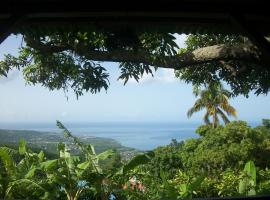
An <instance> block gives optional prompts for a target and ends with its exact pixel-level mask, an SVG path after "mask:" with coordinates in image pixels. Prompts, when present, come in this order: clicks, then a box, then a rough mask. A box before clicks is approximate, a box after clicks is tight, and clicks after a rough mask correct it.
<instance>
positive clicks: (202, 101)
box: [187, 83, 237, 127]
mask: <svg viewBox="0 0 270 200" xmlns="http://www.w3.org/2000/svg"><path fill="white" fill-rule="evenodd" d="M193 93H194V94H195V96H196V97H198V96H199V99H197V100H196V102H195V104H194V105H193V107H192V108H190V109H189V110H188V112H187V116H188V118H190V117H191V116H192V115H193V113H195V112H199V111H200V110H202V109H204V108H205V109H206V113H205V115H204V117H203V119H204V122H205V123H206V124H211V122H210V119H209V117H210V116H211V117H212V119H213V122H212V125H213V127H217V126H218V125H219V116H220V117H221V119H222V120H223V122H224V123H225V124H227V123H229V122H230V120H229V119H228V117H227V115H228V116H233V117H236V114H237V113H236V110H235V108H234V107H232V106H231V105H230V104H229V98H230V97H231V93H230V92H229V91H228V90H225V89H224V88H223V86H222V85H221V84H220V83H211V84H208V86H207V87H206V89H204V90H201V89H200V88H199V87H196V86H195V87H194V89H193ZM225 113H226V114H227V115H226V114H225Z"/></svg>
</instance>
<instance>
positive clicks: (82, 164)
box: [77, 161, 90, 170]
mask: <svg viewBox="0 0 270 200" xmlns="http://www.w3.org/2000/svg"><path fill="white" fill-rule="evenodd" d="M89 165H90V162H89V161H85V162H83V163H80V164H78V165H77V167H78V168H80V169H83V170H85V169H87V168H88V166H89Z"/></svg>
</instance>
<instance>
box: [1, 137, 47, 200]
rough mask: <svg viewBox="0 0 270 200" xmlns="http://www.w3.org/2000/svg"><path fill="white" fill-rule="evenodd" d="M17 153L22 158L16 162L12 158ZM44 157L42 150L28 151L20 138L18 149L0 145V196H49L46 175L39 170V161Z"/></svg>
mask: <svg viewBox="0 0 270 200" xmlns="http://www.w3.org/2000/svg"><path fill="white" fill-rule="evenodd" d="M18 154H19V155H20V156H21V157H22V159H21V160H20V161H19V162H18V163H16V162H15V160H14V159H13V158H14V157H15V156H17V155H18ZM44 159H45V157H44V153H43V152H42V151H41V152H40V153H39V154H37V153H33V152H30V151H28V150H27V148H26V142H25V141H24V140H20V142H19V150H18V151H16V150H13V149H10V148H7V147H0V160H1V164H2V165H1V181H0V182H1V183H0V185H1V198H26V197H28V198H31V197H32V198H36V197H39V198H40V199H42V198H43V197H44V198H47V197H49V196H51V195H49V194H50V193H51V192H50V193H49V189H50V188H48V187H47V186H48V185H47V181H46V176H45V174H44V173H42V172H41V171H40V170H39V163H40V162H42V161H44ZM43 175H44V176H43ZM18 191H20V192H18Z"/></svg>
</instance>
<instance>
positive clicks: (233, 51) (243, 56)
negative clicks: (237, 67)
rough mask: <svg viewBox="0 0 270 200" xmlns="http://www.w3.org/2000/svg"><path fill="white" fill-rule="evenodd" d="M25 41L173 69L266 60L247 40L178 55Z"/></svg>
mask: <svg viewBox="0 0 270 200" xmlns="http://www.w3.org/2000/svg"><path fill="white" fill-rule="evenodd" d="M25 41H26V43H27V45H29V46H30V47H32V48H34V49H36V50H39V51H41V52H44V53H59V52H62V51H72V52H74V53H76V54H78V55H79V56H82V57H85V58H86V59H89V60H93V61H107V62H133V63H144V64H148V65H151V66H156V67H162V68H172V69H181V68H184V67H187V66H192V65H198V64H203V63H209V62H213V61H223V62H224V61H230V60H238V61H243V62H248V63H254V64H261V63H263V62H264V60H263V58H261V56H260V52H259V51H258V50H257V48H255V47H254V46H251V45H246V44H238V45H226V44H220V45H214V46H208V47H203V48H199V49H196V50H194V51H190V52H185V53H181V54H178V55H175V56H159V55H154V54H150V53H148V52H144V51H140V50H139V51H137V52H135V51H126V50H114V51H99V50H91V49H90V48H89V47H88V46H84V45H78V46H76V47H74V46H71V45H66V44H59V45H47V44H44V43H41V42H40V41H36V40H34V39H31V38H28V37H26V38H25Z"/></svg>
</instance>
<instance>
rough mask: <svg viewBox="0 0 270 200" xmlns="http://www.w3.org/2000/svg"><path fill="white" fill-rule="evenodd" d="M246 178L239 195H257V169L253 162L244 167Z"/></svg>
mask: <svg viewBox="0 0 270 200" xmlns="http://www.w3.org/2000/svg"><path fill="white" fill-rule="evenodd" d="M243 172H244V177H243V179H242V180H241V181H240V183H239V189H238V190H239V193H240V194H242V195H246V196H252V195H256V190H255V187H256V167H255V164H254V162H253V161H248V162H247V163H246V165H245V167H244V170H243Z"/></svg>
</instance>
